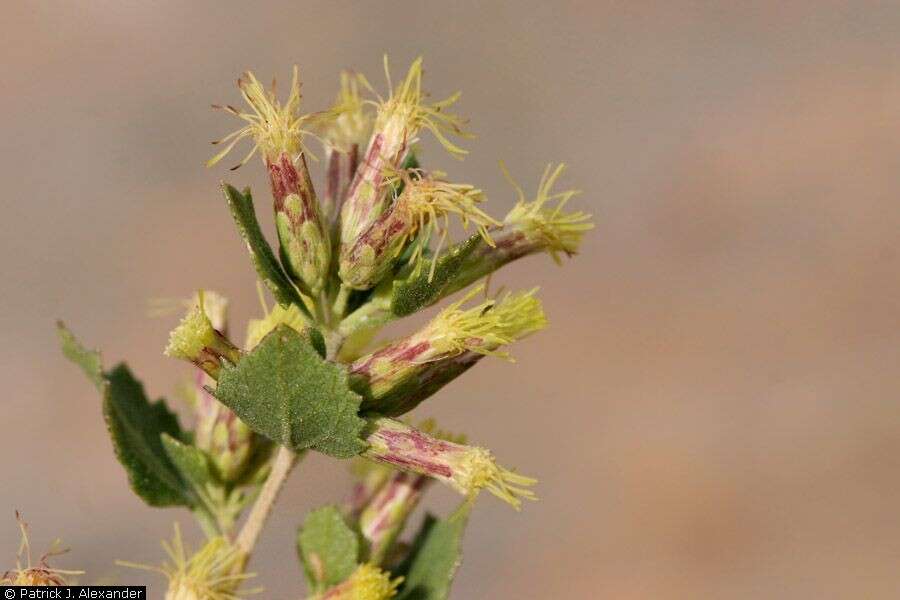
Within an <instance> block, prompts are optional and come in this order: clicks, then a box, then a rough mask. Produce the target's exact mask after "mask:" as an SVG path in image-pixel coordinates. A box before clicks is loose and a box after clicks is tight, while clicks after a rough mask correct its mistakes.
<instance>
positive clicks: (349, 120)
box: [319, 71, 373, 153]
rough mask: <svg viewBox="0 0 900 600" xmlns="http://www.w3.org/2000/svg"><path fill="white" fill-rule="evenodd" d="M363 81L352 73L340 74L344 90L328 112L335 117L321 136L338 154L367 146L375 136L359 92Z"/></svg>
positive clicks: (366, 104)
mask: <svg viewBox="0 0 900 600" xmlns="http://www.w3.org/2000/svg"><path fill="white" fill-rule="evenodd" d="M359 84H360V78H359V76H358V75H356V74H355V73H352V72H350V71H341V89H340V91H338V95H337V99H335V101H334V104H333V105H332V107H331V109H330V111H329V113H330V114H331V115H332V116H333V118H332V119H330V120H329V121H327V122H326V123H325V124H324V126H323V127H322V130H321V133H320V134H319V135H320V137H321V138H322V141H323V142H324V144H325V146H326V148H328V149H330V150H334V151H336V152H344V153H346V152H350V151H351V150H352V149H353V148H354V147H358V146H361V145H363V144H365V143H366V142H367V141H368V139H369V136H370V135H371V133H372V124H373V117H372V114H371V111H370V110H369V105H368V103H366V102H365V101H364V100H363V99H362V96H360V93H359Z"/></svg>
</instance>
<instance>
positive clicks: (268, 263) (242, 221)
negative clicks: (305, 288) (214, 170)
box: [223, 184, 309, 316]
mask: <svg viewBox="0 0 900 600" xmlns="http://www.w3.org/2000/svg"><path fill="white" fill-rule="evenodd" d="M223 190H224V192H225V199H226V200H227V201H228V208H229V209H231V216H232V217H233V218H234V222H235V224H236V225H237V227H238V230H239V231H240V233H241V237H242V238H244V242H245V243H246V244H247V249H248V250H249V251H250V259H251V260H252V261H253V266H254V268H255V269H256V274H257V275H258V276H259V278H260V280H262V282H263V283H264V284H265V285H266V287H268V288H269V291H271V292H272V295H273V296H275V301H276V302H278V304H281V305H282V306H288V305H290V304H296V305H297V306H298V307H299V308H300V310H302V311H303V312H304V313H305V314H306V315H307V316H309V311H308V310H307V309H306V305H305V304H304V303H303V300H302V299H301V298H300V294H299V293H298V292H297V289H296V288H295V287H294V284H293V283H291V281H290V279H288V276H287V275H286V274H285V272H284V270H283V269H282V268H281V265H280V264H279V263H278V260H277V259H276V258H275V253H274V252H272V247H271V246H269V242H267V241H266V238H265V236H263V233H262V230H261V229H260V227H259V221H257V220H256V211H254V210H253V197H252V196H251V195H250V189H249V188H247V189H245V190H244V191H243V192H239V191H238V190H237V189H235V188H234V187H232V186H230V185H227V184H226V185H225V186H223Z"/></svg>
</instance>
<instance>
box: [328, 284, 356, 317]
mask: <svg viewBox="0 0 900 600" xmlns="http://www.w3.org/2000/svg"><path fill="white" fill-rule="evenodd" d="M352 291H353V290H351V289H350V288H349V287H347V286H346V285H344V284H343V283H342V284H341V288H340V289H339V290H338V293H337V298H336V299H335V301H334V305H333V306H332V309H331V312H332V314H333V315H334V317H335V321H338V320H340V319H342V318H343V317H344V313H345V312H347V301H348V300H349V299H350V292H352Z"/></svg>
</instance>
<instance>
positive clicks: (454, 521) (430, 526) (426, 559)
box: [397, 501, 472, 600]
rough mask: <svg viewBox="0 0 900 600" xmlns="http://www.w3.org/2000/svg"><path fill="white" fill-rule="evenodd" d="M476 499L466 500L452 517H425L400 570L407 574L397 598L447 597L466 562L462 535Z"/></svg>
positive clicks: (441, 599) (428, 599)
mask: <svg viewBox="0 0 900 600" xmlns="http://www.w3.org/2000/svg"><path fill="white" fill-rule="evenodd" d="M471 507H472V502H470V501H466V502H464V503H463V504H462V506H460V507H459V508H458V509H457V510H456V511H455V512H454V513H453V514H452V515H451V516H450V517H449V518H447V519H445V520H441V519H437V518H435V517H434V516H432V515H428V516H427V517H426V518H425V522H424V523H423V524H422V528H421V530H420V531H419V533H418V534H417V535H416V538H415V541H414V542H413V548H412V550H411V552H410V555H409V558H408V559H407V560H406V562H405V564H404V565H403V566H401V568H400V572H401V573H405V575H406V580H405V581H404V584H403V589H402V590H401V591H400V593H399V594H398V595H397V600H445V599H446V598H447V597H448V596H449V594H450V585H451V583H452V582H453V576H454V575H455V574H456V570H457V569H458V568H459V565H460V563H461V562H462V536H463V533H464V531H465V528H466V523H467V522H468V520H469V511H470V509H471Z"/></svg>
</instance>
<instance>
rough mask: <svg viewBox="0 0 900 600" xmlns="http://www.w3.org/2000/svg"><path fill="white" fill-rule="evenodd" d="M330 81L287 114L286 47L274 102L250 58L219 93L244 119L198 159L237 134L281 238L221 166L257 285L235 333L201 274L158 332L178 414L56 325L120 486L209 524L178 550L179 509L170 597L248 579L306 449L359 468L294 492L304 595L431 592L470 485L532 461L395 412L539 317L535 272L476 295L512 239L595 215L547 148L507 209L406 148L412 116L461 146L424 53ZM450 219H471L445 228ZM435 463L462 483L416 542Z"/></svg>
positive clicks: (511, 477) (508, 487) (471, 495)
mask: <svg viewBox="0 0 900 600" xmlns="http://www.w3.org/2000/svg"><path fill="white" fill-rule="evenodd" d="M385 71H386V72H388V68H387V60H385ZM340 83H341V86H340V92H339V94H338V97H337V100H336V102H335V104H334V105H333V106H332V107H330V108H328V109H327V110H324V111H320V112H314V113H303V112H301V95H300V82H299V77H298V72H297V69H296V68H295V69H294V72H293V78H292V82H291V85H290V89H289V93H288V96H287V99H286V100H284V101H283V102H282V101H280V100H279V99H278V97H277V95H276V92H275V89H274V84H273V86H272V88H271V89H266V88H265V87H264V86H263V85H262V84H261V83H260V82H259V80H258V79H257V78H256V77H255V76H254V75H253V74H252V73H246V74H244V75H243V76H242V77H241V78H240V79H238V87H239V90H240V93H241V96H242V97H243V100H244V102H245V103H246V108H243V109H239V108H235V107H233V106H230V105H226V106H217V108H220V109H221V110H223V111H225V112H227V113H230V114H231V115H232V116H234V117H236V118H237V119H238V120H240V121H241V122H242V127H241V128H240V129H238V130H236V131H234V132H233V133H231V134H229V135H227V136H226V137H225V138H223V139H222V140H221V141H220V142H217V144H219V145H221V146H222V149H221V150H220V151H219V152H218V153H217V154H216V155H215V156H213V158H212V159H210V160H209V165H210V166H212V165H215V164H217V163H219V162H220V161H222V160H223V159H224V158H225V157H226V156H228V155H229V153H230V152H231V151H232V150H234V149H235V148H236V146H237V145H238V144H239V143H241V142H242V141H244V140H249V142H250V144H251V147H250V149H249V151H248V152H247V154H246V155H244V156H243V158H242V159H241V160H240V162H239V163H238V164H237V165H236V166H235V167H234V168H237V167H239V166H241V165H244V164H246V163H247V162H248V161H249V160H250V159H251V158H252V157H253V156H254V155H259V156H260V157H261V158H262V162H263V164H264V166H265V169H266V172H267V173H268V176H269V181H270V183H271V191H272V197H273V207H274V214H275V225H276V227H275V229H276V235H277V239H278V247H277V252H276V251H275V250H273V249H272V247H271V246H270V245H269V243H268V242H267V240H266V238H265V236H264V235H263V233H262V231H261V229H260V226H259V223H258V222H257V219H256V215H255V210H254V205H253V199H252V197H251V194H250V190H249V189H244V190H243V191H241V190H238V189H236V188H234V187H232V186H230V185H224V186H223V193H224V197H225V200H226V202H227V204H228V207H229V209H230V211H231V214H232V216H233V218H234V221H235V223H236V225H237V228H238V231H239V233H240V235H241V237H242V238H243V241H244V242H245V244H246V246H247V249H248V251H249V254H250V259H251V262H252V265H253V267H254V269H255V272H256V276H257V278H258V280H259V282H260V283H261V284H262V285H261V286H260V293H261V295H262V294H263V293H264V292H263V289H265V290H268V292H269V293H270V294H271V296H272V297H273V299H274V305H273V306H271V307H269V306H268V305H267V303H266V301H265V299H264V298H263V314H262V315H261V317H260V318H259V319H254V320H252V321H251V322H250V323H249V325H248V327H247V333H246V336H245V341H244V343H243V344H241V343H238V342H236V341H234V340H235V338H234V337H233V334H232V332H231V328H230V326H229V325H230V324H229V322H228V317H227V308H228V302H227V300H226V299H225V298H224V297H223V296H221V295H220V294H217V293H215V292H212V291H208V290H203V291H199V292H197V293H196V294H195V295H194V296H193V297H192V298H191V300H190V301H189V302H188V303H187V304H188V310H187V314H186V315H185V316H184V318H183V319H182V321H181V323H180V324H179V325H178V326H177V327H176V328H175V329H174V330H173V331H172V333H171V336H170V339H169V343H168V346H167V347H166V349H165V353H166V354H167V355H168V356H171V357H173V358H177V359H182V360H184V361H187V362H189V363H191V364H192V365H193V366H194V367H195V369H194V371H195V375H194V377H193V379H192V381H191V383H190V384H189V385H188V386H187V389H186V393H185V396H186V397H187V399H188V402H189V405H190V407H191V410H192V412H193V415H194V419H193V422H194V425H193V428H192V429H190V430H188V429H185V428H183V427H182V425H181V424H180V423H179V419H178V418H177V417H176V415H175V414H174V413H173V412H172V411H171V410H170V409H169V408H168V406H167V405H166V403H165V401H164V400H157V401H155V402H151V401H149V399H148V398H147V397H146V395H145V393H144V390H143V387H142V385H141V384H140V382H139V381H138V380H137V379H136V378H135V377H134V376H133V375H132V373H131V371H130V370H129V368H128V367H127V366H125V365H124V364H120V365H118V366H115V367H113V368H111V369H107V368H105V367H104V366H103V364H102V362H101V359H100V355H99V353H98V352H95V351H91V350H88V349H86V348H85V347H84V346H83V345H81V344H80V343H79V342H78V341H77V340H76V339H75V337H74V336H73V335H72V334H71V333H70V332H69V330H68V329H66V328H65V327H64V326H63V325H62V324H60V326H59V332H60V336H61V340H62V346H63V351H64V353H65V354H66V356H67V357H69V358H70V359H71V360H73V361H74V362H75V363H76V364H78V365H79V366H80V367H81V368H82V370H83V371H84V372H85V374H86V375H87V376H88V378H89V379H90V381H91V382H92V383H93V384H94V385H95V386H96V387H97V389H98V391H99V392H100V394H101V396H102V398H103V414H104V416H105V418H106V421H107V424H108V427H109V432H110V436H111V438H112V443H113V447H114V449H115V452H116V455H117V457H118V459H119V461H120V462H121V464H122V466H123V467H124V468H125V471H126V472H127V475H128V479H129V481H130V484H131V487H132V489H133V490H134V492H135V493H136V494H137V495H138V496H140V497H141V498H142V499H143V500H144V501H145V502H146V503H147V504H149V505H150V506H157V507H164V506H184V507H187V508H189V509H190V510H191V511H192V513H193V514H194V515H195V516H196V519H197V521H198V523H199V525H200V527H201V528H202V529H203V531H204V532H205V533H206V535H207V538H208V541H207V543H206V544H205V545H204V546H203V547H202V548H200V549H199V550H198V551H196V552H191V551H189V550H188V549H186V547H185V545H184V544H183V543H182V540H181V535H180V532H179V530H178V528H177V527H176V533H175V538H174V540H173V541H172V542H171V543H167V544H166V545H165V547H166V550H167V553H168V556H169V562H168V563H166V564H165V565H163V566H162V567H160V568H158V569H157V570H159V571H160V572H162V573H163V574H165V575H166V576H167V577H168V581H169V588H168V592H167V595H166V598H168V599H172V600H176V599H177V600H188V599H211V600H218V599H231V598H239V597H243V596H244V595H245V594H248V593H250V592H252V591H253V590H252V589H248V587H247V580H248V579H250V578H251V577H252V575H251V574H250V573H249V572H248V571H247V563H248V561H249V559H250V557H251V554H252V552H253V549H254V546H255V545H256V542H257V539H258V537H259V535H260V533H261V531H262V530H263V525H264V523H265V521H266V519H267V517H268V515H269V513H270V511H271V509H272V507H273V504H274V503H275V500H276V497H277V495H278V492H279V490H280V488H281V487H282V485H283V483H284V482H285V480H286V479H287V477H288V476H289V474H290V473H291V471H292V469H293V468H294V466H295V465H296V464H297V462H298V461H299V460H300V459H301V458H302V457H303V456H304V455H305V454H306V453H308V452H320V453H323V454H326V455H329V456H332V457H334V458H336V459H342V460H352V464H353V472H354V474H355V476H356V478H357V482H356V484H355V486H354V487H353V489H352V491H351V492H350V493H349V494H348V497H347V499H346V500H345V501H344V502H343V503H341V504H335V505H329V506H325V507H322V508H319V509H317V510H315V511H313V512H311V513H310V514H309V515H308V516H307V517H306V519H305V521H304V523H303V524H302V526H301V527H300V530H299V533H298V537H297V548H298V552H299V555H300V559H301V563H302V569H303V572H304V574H305V577H306V581H307V587H308V596H309V597H310V598H316V599H326V598H327V599H332V600H334V599H359V600H380V599H385V598H391V597H397V598H402V599H412V598H416V599H425V600H435V599H441V598H446V597H447V596H448V594H449V589H450V583H451V580H452V578H453V575H454V573H455V571H456V569H457V566H458V564H459V562H460V538H461V536H462V534H463V530H464V528H465V524H466V520H467V517H468V514H469V511H470V510H471V508H472V506H473V503H474V500H475V498H476V496H477V495H478V494H479V492H480V491H481V490H487V491H489V492H490V493H491V494H493V495H494V496H496V497H498V498H500V499H501V500H503V501H505V502H507V503H508V504H510V505H511V506H512V507H513V508H515V509H519V508H520V506H521V504H522V501H523V500H531V499H534V498H535V495H534V493H533V491H532V487H533V486H534V484H535V483H536V481H535V480H534V479H531V478H529V477H526V476H524V475H521V474H518V473H516V472H515V471H513V470H510V469H507V468H504V467H502V466H500V464H498V462H497V461H496V460H495V458H494V456H493V454H492V453H491V452H490V451H489V450H487V449H486V448H483V447H481V446H476V445H469V444H467V442H466V440H465V439H464V438H463V437H462V436H459V435H453V434H450V433H447V432H444V431H441V430H439V429H437V427H436V426H435V424H434V423H433V422H431V421H423V422H420V423H418V424H417V425H416V424H414V423H413V422H412V421H410V420H409V419H408V418H405V417H406V416H407V415H408V413H409V412H410V411H412V410H413V409H415V408H416V407H417V406H418V405H419V404H421V403H422V402H424V401H425V400H427V399H429V398H430V397H432V396H433V395H434V394H435V393H436V392H437V391H438V390H440V389H441V388H443V387H444V386H445V385H447V384H449V383H450V382H451V381H453V380H454V379H455V378H457V377H459V376H460V375H462V374H463V373H464V372H465V371H467V370H468V369H470V368H472V367H473V366H475V365H476V364H477V363H478V362H480V361H481V360H482V359H484V358H485V357H499V358H506V359H508V358H509V357H510V354H509V350H508V347H509V345H511V344H512V343H513V342H515V341H517V340H519V339H521V338H523V337H525V336H527V335H529V334H531V333H534V332H536V331H538V330H540V329H542V328H543V327H545V326H546V319H545V317H544V313H543V310H542V308H541V303H540V301H539V300H538V299H537V295H536V290H529V291H523V292H513V293H506V294H502V295H499V296H496V297H491V296H490V295H489V294H488V293H487V291H486V290H487V286H486V283H484V282H482V280H484V279H485V278H487V277H490V275H491V274H492V273H493V272H494V271H496V270H498V269H499V268H501V267H502V266H504V265H505V264H507V263H509V262H511V261H514V260H517V259H519V258H522V257H525V256H529V255H533V254H539V253H544V252H546V253H548V254H550V255H551V256H552V257H553V259H554V260H556V261H557V262H559V261H560V257H561V256H562V255H566V256H571V255H574V254H575V253H576V252H577V250H578V245H579V242H580V239H581V237H582V235H583V234H584V233H585V232H586V231H587V230H588V229H590V228H591V227H592V224H591V223H590V217H589V215H586V214H584V213H582V212H576V211H569V210H567V209H566V203H567V202H568V201H569V200H570V199H571V198H572V197H573V196H574V195H575V192H574V191H555V189H554V188H555V186H556V184H557V182H558V180H559V178H560V177H561V175H562V172H563V166H562V165H560V166H558V167H548V168H547V170H546V171H545V172H544V174H543V176H542V178H541V180H540V183H539V185H538V187H537V191H536V193H535V194H534V195H533V196H529V195H528V194H526V193H525V192H524V191H523V189H522V188H521V187H519V186H518V185H517V184H515V183H514V182H513V187H514V189H515V193H516V195H517V203H516V204H515V206H514V208H513V209H512V210H511V211H510V212H509V213H508V214H507V215H506V217H505V218H503V219H495V218H493V217H491V216H489V215H488V213H487V212H485V211H484V209H483V208H482V207H483V204H484V200H485V194H484V193H483V192H482V191H481V190H480V189H478V188H476V187H475V186H472V185H468V184H461V183H454V182H451V181H449V180H448V179H447V176H446V175H445V174H444V173H442V172H440V171H437V170H434V169H429V168H425V167H422V166H421V165H420V164H419V162H418V160H417V155H416V143H417V141H418V139H419V136H420V135H422V134H423V133H429V134H431V135H433V136H434V137H436V138H437V140H438V141H439V142H440V143H441V145H442V146H443V147H444V148H446V150H447V151H448V152H449V153H450V154H451V155H452V156H455V157H462V156H464V155H465V154H466V151H465V150H464V149H463V148H461V147H460V146H459V145H457V141H455V140H456V139H459V138H465V137H467V135H468V134H467V133H466V132H465V131H464V130H463V125H464V121H463V120H462V119H461V118H459V117H458V116H456V115H454V114H452V113H451V112H450V111H449V109H450V108H451V106H452V105H453V104H454V103H455V101H456V99H457V97H458V94H457V95H453V96H451V97H449V98H446V99H444V100H441V101H438V102H431V101H430V100H429V99H428V98H427V96H426V94H425V93H424V92H423V91H422V61H421V59H418V60H416V61H414V62H413V63H412V65H411V66H410V68H409V70H408V72H407V73H406V75H405V77H403V79H402V80H401V81H400V83H399V84H397V85H396V86H393V85H391V82H390V75H389V73H388V88H389V89H388V93H387V96H386V97H385V96H382V95H380V94H378V92H376V91H375V88H374V86H373V85H371V84H370V83H369V81H368V80H367V79H366V78H365V77H363V76H361V75H358V74H353V73H343V74H342V75H341V79H340ZM310 139H315V140H318V141H319V142H321V144H322V145H323V146H324V155H325V156H324V165H325V181H324V184H323V185H322V186H321V187H320V188H318V189H319V190H320V192H321V193H319V192H317V188H316V187H315V186H314V185H313V181H312V177H311V175H310V171H309V167H308V159H310V160H311V159H312V158H313V155H312V153H311V152H310V150H309V148H308V145H307V144H308V141H309V140H310ZM504 172H505V170H504ZM507 177H508V173H507ZM508 178H509V177H508ZM509 179H510V181H511V182H512V179H511V178H509ZM452 222H456V223H458V225H460V226H461V227H462V228H463V229H465V230H469V231H470V235H469V237H467V238H466V239H463V240H461V241H458V242H455V243H454V242H452V241H451V240H450V228H451V223H452ZM466 288H470V289H469V291H468V292H466V293H464V294H463V295H462V297H461V298H460V299H458V300H456V301H455V302H452V303H451V304H449V305H447V306H446V307H445V308H444V309H443V310H441V311H440V312H439V313H438V314H437V315H436V316H435V317H434V318H433V319H432V320H431V321H430V322H428V323H427V324H426V325H425V326H424V327H422V328H421V329H419V330H418V331H414V332H412V333H410V334H409V335H406V336H405V337H402V338H400V339H396V340H393V341H390V342H388V343H385V344H383V345H380V346H374V347H372V340H373V338H374V336H375V335H376V334H377V332H378V331H379V330H380V329H381V328H382V327H383V326H385V325H386V324H387V323H389V322H391V321H394V320H397V319H401V318H403V317H407V316H409V315H412V314H413V313H416V312H418V311H421V310H423V309H426V308H428V307H430V306H433V305H435V304H437V303H438V302H440V301H441V300H443V299H444V298H447V297H448V296H450V295H451V294H454V293H455V292H458V291H461V290H464V289H466ZM435 481H436V482H439V483H442V484H444V485H447V486H449V487H450V488H451V489H453V490H455V491H457V492H459V493H460V494H461V495H462V497H463V501H462V503H461V505H460V506H459V508H458V509H456V510H455V511H454V512H453V513H452V514H451V515H449V516H447V517H445V518H438V517H434V516H431V515H429V516H427V517H426V519H425V522H424V524H423V525H422V526H421V528H420V529H419V532H418V533H417V534H416V535H415V536H414V537H413V538H412V541H411V543H405V542H403V541H401V534H402V532H403V530H404V528H405V526H406V524H407V520H408V519H409V516H410V514H411V513H412V511H413V509H414V508H415V507H416V505H417V504H418V503H419V501H420V500H421V498H422V496H423V494H424V493H425V492H426V491H427V489H428V487H429V486H430V485H431V484H432V482H435ZM245 513H246V514H245ZM239 525H240V526H239ZM48 572H49V571H48ZM62 578H63V577H62V575H60V574H55V575H54V576H53V577H47V578H45V579H46V580H47V581H49V582H53V581H62Z"/></svg>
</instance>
